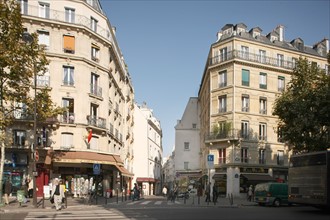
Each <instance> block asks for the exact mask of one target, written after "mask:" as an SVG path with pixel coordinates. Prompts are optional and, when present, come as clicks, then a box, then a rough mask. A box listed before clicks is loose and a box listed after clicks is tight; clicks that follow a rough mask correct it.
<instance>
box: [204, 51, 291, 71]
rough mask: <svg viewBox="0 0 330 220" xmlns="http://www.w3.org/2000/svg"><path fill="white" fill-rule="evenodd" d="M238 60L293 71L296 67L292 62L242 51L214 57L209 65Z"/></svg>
mask: <svg viewBox="0 0 330 220" xmlns="http://www.w3.org/2000/svg"><path fill="white" fill-rule="evenodd" d="M236 58H238V59H242V60H247V61H250V62H255V63H260V64H266V65H271V66H276V67H282V68H285V69H293V68H294V67H295V63H294V62H292V61H284V60H279V59H277V58H274V57H268V56H261V55H260V54H255V53H248V52H245V51H240V50H232V51H228V52H227V54H226V55H225V56H224V55H218V56H214V57H212V58H210V59H209V65H211V66H212V65H215V64H219V63H223V62H226V61H228V60H233V59H236Z"/></svg>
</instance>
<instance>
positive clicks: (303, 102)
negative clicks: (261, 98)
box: [273, 54, 330, 152]
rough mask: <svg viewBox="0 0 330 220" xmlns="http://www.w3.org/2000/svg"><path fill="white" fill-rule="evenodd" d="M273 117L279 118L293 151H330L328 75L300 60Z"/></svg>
mask: <svg viewBox="0 0 330 220" xmlns="http://www.w3.org/2000/svg"><path fill="white" fill-rule="evenodd" d="M328 63H330V54H328ZM328 71H329V70H328ZM273 115H276V116H278V117H279V123H278V127H279V131H280V132H281V134H282V135H283V140H284V141H285V142H287V144H288V145H289V146H291V147H292V149H293V150H295V151H298V152H300V151H306V152H310V151H321V150H326V149H328V148H330V131H329V128H330V74H329V72H326V71H324V70H322V69H320V68H319V67H317V66H316V65H315V64H313V63H312V64H310V63H309V62H308V60H307V59H303V58H300V59H299V61H298V63H297V66H296V67H295V69H294V70H293V73H292V78H291V82H290V83H289V85H288V87H287V90H286V91H285V92H283V94H282V95H281V96H279V97H278V98H277V99H276V100H275V105H274V111H273Z"/></svg>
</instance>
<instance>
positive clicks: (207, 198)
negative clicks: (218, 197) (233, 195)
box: [205, 182, 211, 202]
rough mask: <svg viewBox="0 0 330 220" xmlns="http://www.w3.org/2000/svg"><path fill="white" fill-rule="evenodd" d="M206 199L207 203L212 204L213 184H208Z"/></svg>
mask: <svg viewBox="0 0 330 220" xmlns="http://www.w3.org/2000/svg"><path fill="white" fill-rule="evenodd" d="M205 195H206V199H205V202H211V183H210V182H209V184H207V186H206V189H205Z"/></svg>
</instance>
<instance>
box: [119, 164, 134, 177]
mask: <svg viewBox="0 0 330 220" xmlns="http://www.w3.org/2000/svg"><path fill="white" fill-rule="evenodd" d="M116 168H117V169H118V171H119V172H120V173H121V175H123V176H127V177H133V176H134V174H133V173H130V172H129V171H128V170H127V169H126V168H125V167H123V166H119V165H116Z"/></svg>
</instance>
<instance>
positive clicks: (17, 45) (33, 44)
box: [0, 0, 63, 129]
mask: <svg viewBox="0 0 330 220" xmlns="http://www.w3.org/2000/svg"><path fill="white" fill-rule="evenodd" d="M24 36H26V35H24V28H23V25H22V17H21V13H20V7H19V5H18V4H17V1H15V0H8V1H5V3H1V4H0V108H1V109H0V129H4V128H5V127H6V126H9V125H10V124H11V123H12V120H13V111H14V110H15V108H17V103H25V104H26V106H27V109H26V111H27V112H28V113H29V114H31V115H33V110H34V98H35V97H34V84H35V82H34V77H35V76H39V75H43V74H44V73H45V71H46V69H47V65H48V64H49V62H48V60H47V58H46V54H45V51H44V48H43V47H39V45H38V36H37V34H36V33H33V34H31V35H30V42H28V41H27V38H24ZM31 36H32V38H31ZM37 90H38V93H37V97H36V98H37V104H38V108H37V113H38V114H37V115H38V120H41V121H44V120H46V119H47V118H48V117H53V116H56V115H57V114H58V113H60V112H61V111H62V110H63V109H61V108H58V107H56V106H55V105H54V104H53V102H52V100H51V97H50V96H49V94H48V93H49V88H38V89H37Z"/></svg>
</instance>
